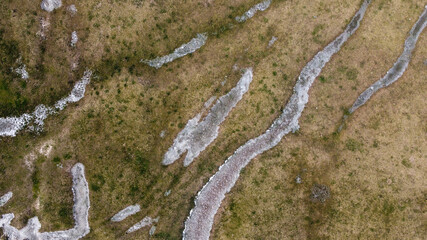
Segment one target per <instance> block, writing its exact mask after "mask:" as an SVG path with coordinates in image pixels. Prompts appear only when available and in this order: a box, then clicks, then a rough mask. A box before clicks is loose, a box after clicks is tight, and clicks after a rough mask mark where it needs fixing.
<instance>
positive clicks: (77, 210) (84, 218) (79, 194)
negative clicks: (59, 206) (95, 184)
mask: <svg viewBox="0 0 427 240" xmlns="http://www.w3.org/2000/svg"><path fill="white" fill-rule="evenodd" d="M84 171H85V168H84V166H83V164H81V163H77V164H76V165H74V167H73V168H72V169H71V174H72V175H73V187H72V190H73V195H74V206H73V216H74V221H75V225H74V228H71V229H68V230H64V231H56V232H44V233H40V232H39V230H40V228H41V224H40V221H39V219H38V217H33V218H30V219H29V220H28V223H27V226H25V227H24V228H22V229H20V230H18V229H17V228H15V227H13V226H11V225H10V222H11V221H12V219H13V218H14V217H15V215H14V214H13V213H8V214H4V215H2V217H1V218H0V227H1V228H3V233H4V235H6V236H7V237H8V238H9V239H13V240H25V239H28V240H53V239H56V240H76V239H80V238H82V237H84V236H85V235H87V234H88V233H89V231H90V228H89V207H90V201H89V187H88V183H87V181H86V178H85V172H84Z"/></svg>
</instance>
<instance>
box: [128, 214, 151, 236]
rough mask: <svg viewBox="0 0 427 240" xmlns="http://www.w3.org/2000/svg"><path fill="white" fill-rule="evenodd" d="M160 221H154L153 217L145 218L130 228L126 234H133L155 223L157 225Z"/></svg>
mask: <svg viewBox="0 0 427 240" xmlns="http://www.w3.org/2000/svg"><path fill="white" fill-rule="evenodd" d="M158 221H159V218H155V219H152V218H151V217H145V218H144V219H142V220H141V221H139V222H137V223H136V224H135V225H133V226H132V227H130V228H129V229H128V230H127V231H126V233H132V232H135V231H137V230H139V229H141V228H143V227H146V226H151V225H152V224H153V223H156V222H158Z"/></svg>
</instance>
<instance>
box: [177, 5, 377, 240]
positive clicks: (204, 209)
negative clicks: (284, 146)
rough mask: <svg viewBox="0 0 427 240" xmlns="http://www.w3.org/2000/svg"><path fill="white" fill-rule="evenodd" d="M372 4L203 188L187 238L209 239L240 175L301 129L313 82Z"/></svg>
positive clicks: (187, 225) (188, 223)
mask: <svg viewBox="0 0 427 240" xmlns="http://www.w3.org/2000/svg"><path fill="white" fill-rule="evenodd" d="M369 3H370V1H369V0H365V1H364V3H363V4H362V6H361V8H360V9H359V11H358V12H357V13H356V15H355V16H354V17H353V19H352V20H351V22H350V24H349V25H348V26H347V28H346V30H345V31H344V32H343V33H342V34H341V35H340V36H338V37H337V38H336V39H335V40H334V41H333V42H331V43H330V44H329V45H328V46H326V47H325V48H324V49H323V50H322V51H320V52H318V53H317V54H316V55H315V56H314V58H313V59H312V60H311V61H310V62H308V63H307V65H306V66H305V67H304V68H303V69H302V71H301V73H300V76H299V77H298V80H297V82H296V84H295V87H294V93H293V95H292V96H291V98H290V99H289V101H288V103H287V104H286V106H285V108H284V109H283V112H282V114H281V115H280V117H279V118H277V119H276V120H275V121H274V122H273V124H272V125H271V126H270V127H269V128H268V129H267V131H266V132H265V133H264V134H262V135H260V136H258V137H256V138H254V139H251V140H249V141H248V142H246V143H245V144H244V145H243V146H241V147H239V148H238V149H237V150H236V151H235V152H234V154H233V155H232V156H230V157H229V158H228V159H227V160H226V161H225V163H224V164H223V165H221V167H220V168H219V170H218V171H217V172H216V173H215V175H213V176H212V177H211V178H210V179H209V181H208V182H207V183H206V185H205V186H203V188H202V189H201V190H200V191H199V193H198V194H197V196H196V199H195V201H194V203H195V207H194V208H193V209H192V210H191V211H190V215H189V217H188V218H187V220H186V221H185V228H184V232H183V239H197V240H204V239H206V240H207V239H209V235H210V231H211V229H212V224H213V220H214V216H215V214H216V212H217V211H218V209H219V207H220V204H221V202H222V200H223V199H224V198H225V194H227V193H228V192H229V191H230V190H231V188H232V187H233V186H234V184H235V183H236V181H237V179H238V178H239V175H240V171H241V170H242V169H243V168H244V167H246V165H247V164H248V163H249V162H250V161H251V160H252V159H253V158H255V157H256V156H257V155H259V154H261V153H263V152H265V151H267V150H269V149H271V148H272V147H274V146H276V145H277V144H278V143H279V142H280V140H281V139H282V138H283V137H284V136H285V135H286V134H288V133H290V132H294V131H296V130H297V129H298V128H299V126H298V119H299V117H300V116H301V113H302V111H303V110H304V107H305V105H306V104H307V102H308V91H309V89H310V87H311V85H312V84H313V82H314V80H315V78H316V77H317V76H318V75H319V74H320V72H321V70H322V68H323V67H324V66H325V65H326V63H327V62H328V61H329V60H330V59H331V57H332V55H334V54H335V53H337V52H338V51H339V50H340V48H341V46H342V45H343V43H344V42H346V41H347V39H348V38H349V37H350V36H351V35H352V34H353V33H354V32H355V31H356V29H357V28H358V27H359V24H360V21H361V20H362V18H363V16H364V13H365V11H366V8H367V7H368V5H369Z"/></svg>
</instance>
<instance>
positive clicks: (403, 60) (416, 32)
mask: <svg viewBox="0 0 427 240" xmlns="http://www.w3.org/2000/svg"><path fill="white" fill-rule="evenodd" d="M426 25H427V5H426V6H425V8H424V11H423V13H422V14H421V16H420V17H419V18H418V21H417V22H416V23H415V25H414V26H413V27H412V29H411V31H410V32H409V36H408V38H406V41H405V44H404V48H403V53H402V55H400V57H399V58H398V59H397V61H396V62H395V63H394V65H393V67H392V68H390V69H389V70H388V71H387V73H386V75H385V76H384V77H382V78H381V79H380V80H378V81H376V82H375V83H374V84H372V85H371V86H370V87H369V88H368V89H366V90H365V91H364V92H363V93H362V94H360V96H359V97H358V98H357V99H356V101H355V102H354V104H353V106H352V107H351V108H350V109H349V112H350V113H353V112H354V111H356V109H358V108H359V107H361V106H362V105H364V104H365V103H366V102H367V101H368V100H369V99H370V98H371V97H372V95H373V94H374V93H375V92H377V91H378V90H379V89H381V88H384V87H387V86H389V85H390V84H392V83H394V82H395V81H397V80H398V79H399V78H400V77H401V76H402V75H403V73H404V72H405V71H406V69H407V68H408V65H409V61H410V60H411V55H412V51H413V50H414V48H415V45H416V43H417V40H418V37H419V36H420V34H421V32H422V31H423V29H424V28H425V27H426Z"/></svg>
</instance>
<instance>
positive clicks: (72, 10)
mask: <svg viewBox="0 0 427 240" xmlns="http://www.w3.org/2000/svg"><path fill="white" fill-rule="evenodd" d="M67 11H68V12H69V13H70V14H71V16H74V15H75V14H76V13H77V8H76V5H74V4H71V5H70V6H68V7H67Z"/></svg>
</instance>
